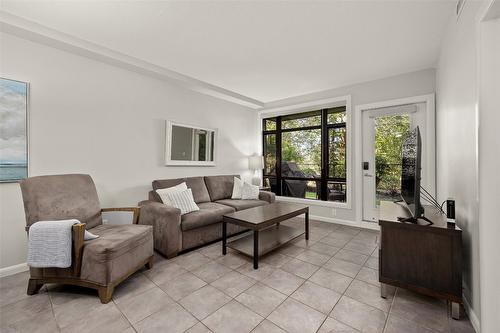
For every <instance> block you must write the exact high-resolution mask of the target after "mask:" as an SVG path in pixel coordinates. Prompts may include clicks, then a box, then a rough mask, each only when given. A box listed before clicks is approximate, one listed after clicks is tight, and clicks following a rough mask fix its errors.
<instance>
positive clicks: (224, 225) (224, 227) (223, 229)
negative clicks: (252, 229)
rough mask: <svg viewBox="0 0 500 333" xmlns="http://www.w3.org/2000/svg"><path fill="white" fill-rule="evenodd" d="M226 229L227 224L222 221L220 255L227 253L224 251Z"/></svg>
mask: <svg viewBox="0 0 500 333" xmlns="http://www.w3.org/2000/svg"><path fill="white" fill-rule="evenodd" d="M226 229H227V222H225V221H222V254H223V255H226V252H227V251H226V242H227V239H226V237H227V235H226V233H227V230H226Z"/></svg>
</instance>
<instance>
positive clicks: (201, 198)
mask: <svg viewBox="0 0 500 333" xmlns="http://www.w3.org/2000/svg"><path fill="white" fill-rule="evenodd" d="M182 182H186V185H187V187H188V188H190V189H191V191H193V197H194V202H196V203H201V202H209V201H210V195H209V194H208V190H207V186H206V185H205V180H204V179H203V177H188V178H177V179H158V180H153V190H154V191H156V190H158V189H160V188H167V187H172V186H175V185H179V184H180V183H182Z"/></svg>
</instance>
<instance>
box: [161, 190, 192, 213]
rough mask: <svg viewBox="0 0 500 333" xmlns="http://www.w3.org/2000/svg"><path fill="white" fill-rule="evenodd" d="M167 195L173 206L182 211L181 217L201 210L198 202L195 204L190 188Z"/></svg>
mask: <svg viewBox="0 0 500 333" xmlns="http://www.w3.org/2000/svg"><path fill="white" fill-rule="evenodd" d="M166 195H167V196H168V200H170V202H171V203H172V206H174V207H175V208H179V209H180V210H181V215H184V214H187V213H190V212H195V211H197V210H200V208H199V207H198V205H197V204H196V202H194V198H193V192H192V191H191V189H190V188H188V189H187V190H184V191H177V192H172V193H167V194H166Z"/></svg>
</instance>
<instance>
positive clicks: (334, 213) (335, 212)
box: [332, 208, 337, 216]
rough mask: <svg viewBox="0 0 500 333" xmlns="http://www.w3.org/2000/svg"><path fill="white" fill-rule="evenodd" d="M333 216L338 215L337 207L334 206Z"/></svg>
mask: <svg viewBox="0 0 500 333" xmlns="http://www.w3.org/2000/svg"><path fill="white" fill-rule="evenodd" d="M332 216H337V209H335V208H332Z"/></svg>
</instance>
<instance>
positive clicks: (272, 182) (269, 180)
mask: <svg viewBox="0 0 500 333" xmlns="http://www.w3.org/2000/svg"><path fill="white" fill-rule="evenodd" d="M276 181H277V180H276V178H274V177H264V182H263V186H264V187H270V188H271V192H273V193H276V192H277V185H278V184H277V183H276Z"/></svg>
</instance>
